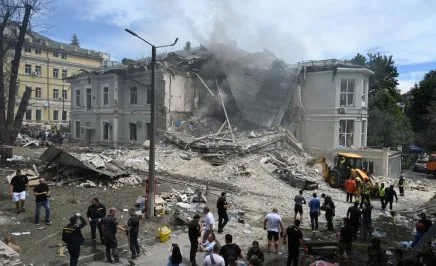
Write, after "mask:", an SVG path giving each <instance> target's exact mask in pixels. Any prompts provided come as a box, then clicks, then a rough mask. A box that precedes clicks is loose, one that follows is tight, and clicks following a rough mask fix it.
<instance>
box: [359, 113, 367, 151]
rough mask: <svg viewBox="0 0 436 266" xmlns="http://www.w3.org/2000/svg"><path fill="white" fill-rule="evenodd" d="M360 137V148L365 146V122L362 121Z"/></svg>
mask: <svg viewBox="0 0 436 266" xmlns="http://www.w3.org/2000/svg"><path fill="white" fill-rule="evenodd" d="M361 132H362V133H361V136H360V146H362V147H365V146H366V120H362V131H361Z"/></svg>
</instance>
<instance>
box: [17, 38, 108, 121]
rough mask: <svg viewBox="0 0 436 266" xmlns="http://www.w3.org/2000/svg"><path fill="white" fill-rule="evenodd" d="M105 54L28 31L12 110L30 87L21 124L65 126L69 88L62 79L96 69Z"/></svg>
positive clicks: (67, 113) (103, 59)
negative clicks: (28, 98) (30, 90)
mask: <svg viewBox="0 0 436 266" xmlns="http://www.w3.org/2000/svg"><path fill="white" fill-rule="evenodd" d="M106 60H108V55H107V54H105V53H102V52H96V51H92V50H88V49H83V48H81V47H77V46H74V45H70V44H65V43H60V42H56V41H53V40H51V39H49V38H47V37H45V36H42V35H40V34H38V33H33V32H31V33H29V34H27V36H26V42H25V45H24V47H23V51H22V56H21V61H20V68H19V71H18V92H17V95H16V103H15V112H16V111H17V110H18V106H19V104H20V101H21V97H22V96H23V93H24V91H25V90H26V88H27V87H29V88H31V89H32V94H31V96H30V100H29V104H28V106H27V110H26V114H25V115H24V119H23V125H32V126H44V125H50V126H57V127H59V126H60V125H63V126H67V125H68V124H69V120H70V119H69V117H70V115H69V114H70V109H71V95H72V94H71V87H70V84H69V83H68V82H66V80H65V78H67V77H70V76H72V75H75V74H78V73H79V72H80V71H88V70H91V69H95V68H99V67H101V66H102V64H103V62H104V61H106Z"/></svg>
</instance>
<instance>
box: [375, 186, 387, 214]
mask: <svg viewBox="0 0 436 266" xmlns="http://www.w3.org/2000/svg"><path fill="white" fill-rule="evenodd" d="M377 195H378V197H379V198H380V203H381V207H382V209H383V210H384V209H385V208H386V187H385V183H381V184H380V188H379V190H378V193H377Z"/></svg>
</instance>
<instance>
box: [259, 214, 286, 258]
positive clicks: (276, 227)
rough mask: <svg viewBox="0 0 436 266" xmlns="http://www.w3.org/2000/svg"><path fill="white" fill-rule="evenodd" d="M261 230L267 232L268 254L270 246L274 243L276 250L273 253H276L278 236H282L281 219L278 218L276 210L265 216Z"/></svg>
mask: <svg viewBox="0 0 436 266" xmlns="http://www.w3.org/2000/svg"><path fill="white" fill-rule="evenodd" d="M263 229H264V230H267V232H268V234H267V238H268V252H271V245H272V244H273V242H274V247H275V248H276V250H275V253H277V252H278V248H279V244H278V240H279V234H280V235H281V236H283V225H282V218H281V217H280V215H279V213H278V210H277V208H273V209H272V212H270V213H268V214H267V215H266V216H265V220H264V222H263Z"/></svg>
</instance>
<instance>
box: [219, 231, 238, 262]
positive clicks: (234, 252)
mask: <svg viewBox="0 0 436 266" xmlns="http://www.w3.org/2000/svg"><path fill="white" fill-rule="evenodd" d="M224 241H225V242H226V244H225V245H224V246H222V247H221V250H220V255H221V256H222V257H223V258H224V262H225V264H226V265H229V258H230V257H234V258H238V257H239V258H242V251H241V249H240V248H239V246H238V245H236V244H235V243H232V242H233V236H232V235H231V234H226V235H225V236H224Z"/></svg>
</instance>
